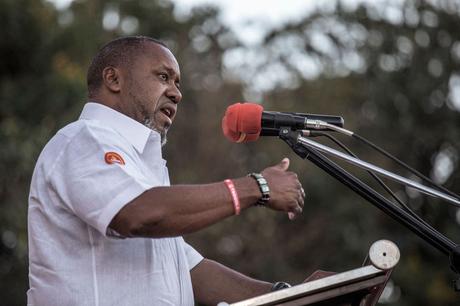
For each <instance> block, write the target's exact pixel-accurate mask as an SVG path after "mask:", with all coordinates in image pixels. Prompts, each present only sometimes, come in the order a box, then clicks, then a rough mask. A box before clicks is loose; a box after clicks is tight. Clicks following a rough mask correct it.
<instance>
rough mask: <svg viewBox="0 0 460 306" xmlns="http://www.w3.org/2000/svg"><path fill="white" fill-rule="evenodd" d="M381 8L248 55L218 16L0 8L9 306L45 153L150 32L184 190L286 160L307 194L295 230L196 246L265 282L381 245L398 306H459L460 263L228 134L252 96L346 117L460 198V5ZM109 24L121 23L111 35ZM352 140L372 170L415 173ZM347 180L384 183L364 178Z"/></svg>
mask: <svg viewBox="0 0 460 306" xmlns="http://www.w3.org/2000/svg"><path fill="white" fill-rule="evenodd" d="M382 3H383V4H384V5H379V6H376V5H371V4H361V5H357V6H354V7H350V6H341V5H335V6H330V7H329V9H318V10H316V11H315V12H314V13H312V14H308V15H307V16H306V17H305V18H304V19H303V20H300V21H298V22H296V23H289V24H286V25H284V26H283V27H281V28H278V29H276V30H273V31H270V32H269V33H268V34H267V35H266V36H265V38H264V40H263V42H262V43H261V44H259V45H254V46H251V47H247V46H245V45H243V44H242V43H241V42H240V41H239V40H238V38H237V36H236V35H235V33H232V31H231V30H230V29H229V28H228V27H226V26H224V25H223V24H222V22H221V21H220V19H219V14H218V9H217V8H213V7H200V8H196V9H194V10H192V11H191V12H190V14H189V15H187V16H182V17H181V18H177V17H175V15H174V14H173V10H174V6H173V4H172V3H170V2H168V1H147V0H145V1H121V0H118V1H117V0H112V1H101V0H100V1H83V0H80V1H74V2H73V3H72V4H71V6H70V7H69V8H66V9H63V10H57V9H56V8H55V7H54V6H53V5H52V4H51V3H49V2H46V1H37V0H0V20H1V27H0V37H1V39H0V143H1V145H0V182H1V183H0V295H1V302H0V303H1V304H2V305H24V304H25V299H26V290H27V287H28V280H27V273H28V271H27V269H28V268H27V196H28V191H29V183H30V178H31V174H32V171H33V167H34V163H35V161H36V159H37V157H38V154H39V153H40V150H41V149H42V147H43V146H44V144H45V143H46V142H47V140H48V139H49V138H50V137H51V136H52V135H53V134H54V133H55V132H56V131H57V130H58V129H59V128H61V127H63V126H64V125H65V124H67V123H69V122H70V121H73V120H75V119H77V118H78V115H79V113H80V111H81V108H82V106H83V104H84V103H85V101H86V92H85V91H86V88H85V74H86V69H87V67H88V64H89V61H90V59H91V58H92V56H93V55H94V54H95V52H96V51H97V50H98V48H99V47H101V46H102V45H103V44H104V43H106V42H107V41H109V40H111V39H113V38H115V37H118V36H121V35H127V34H139V35H148V36H152V37H156V38H159V39H162V40H164V41H165V42H166V43H167V44H168V45H169V46H170V47H171V49H172V50H173V52H174V53H175V55H176V56H177V58H178V61H179V63H180V64H181V69H182V78H183V81H182V82H183V84H182V85H183V95H184V99H183V101H182V102H181V105H180V107H179V109H180V110H179V113H178V116H177V118H176V122H175V124H174V127H173V129H172V130H171V132H170V134H169V143H168V145H167V147H166V149H165V157H166V158H167V159H168V165H169V170H170V174H171V180H172V183H205V182H212V181H219V180H222V179H224V178H227V177H238V176H243V175H245V174H246V173H248V172H252V171H258V170H261V169H262V168H264V167H266V166H269V165H272V164H274V163H277V162H279V161H280V160H281V159H282V158H283V157H284V156H288V157H289V158H290V159H291V161H292V163H291V169H292V170H293V171H295V172H297V173H298V174H299V177H300V179H301V181H302V183H303V185H304V187H305V189H306V190H307V193H308V198H307V202H306V208H305V210H304V213H303V216H302V217H301V218H299V219H297V220H296V221H294V222H290V221H289V220H288V218H287V216H285V215H283V214H279V213H275V212H272V211H269V210H265V209H257V208H254V209H250V210H247V211H245V212H244V213H243V214H242V215H241V216H239V217H232V218H229V219H227V220H225V221H223V222H221V223H219V224H217V225H215V226H212V227H210V228H208V229H206V230H202V231H200V232H198V233H195V234H193V235H189V236H187V237H185V238H186V239H187V241H189V242H190V243H191V244H192V245H194V246H195V247H196V248H197V249H198V250H199V251H200V252H201V253H202V254H203V255H204V256H206V257H209V258H211V259H215V260H218V261H220V262H222V263H224V264H227V265H229V266H231V267H233V268H235V269H237V270H239V271H241V272H243V273H245V274H248V275H251V276H253V277H257V278H262V279H265V280H268V281H277V280H285V281H289V282H292V283H298V282H301V281H302V280H303V279H304V278H305V277H306V276H307V275H308V274H309V273H311V272H313V271H314V270H316V269H318V268H321V269H324V270H333V271H339V272H340V271H345V270H348V269H352V268H355V267H358V266H360V265H361V263H362V261H363V259H364V257H365V256H366V254H367V251H368V249H369V246H370V245H371V244H372V242H374V241H376V240H378V239H381V238H386V239H390V240H392V241H394V242H395V243H396V244H397V245H398V246H399V247H400V250H401V254H402V257H401V261H400V263H399V265H398V266H397V268H396V270H395V271H394V273H393V276H392V281H391V283H390V284H389V289H391V290H389V292H388V294H387V295H386V296H387V298H386V299H385V301H386V303H389V304H391V305H401V306H402V305H456V304H458V302H459V301H460V296H459V294H456V293H454V291H453V290H452V289H451V280H452V279H453V274H452V273H451V271H450V269H449V264H448V260H447V257H446V256H444V255H443V254H441V253H440V252H439V251H437V250H435V249H433V248H432V247H431V246H430V245H429V244H427V243H425V242H424V241H423V240H421V239H420V238H418V237H417V236H415V235H414V234H413V233H412V232H410V231H409V230H407V229H406V228H405V227H403V226H401V225H400V224H398V223H397V222H396V221H394V220H392V219H391V218H389V217H388V216H386V215H385V214H384V213H382V212H381V211H379V210H378V209H376V208H375V207H373V206H372V205H370V204H369V203H367V202H365V201H364V200H362V199H361V198H359V197H358V196H357V195H355V194H354V193H352V192H351V191H349V190H348V189H347V188H345V187H344V186H342V185H341V184H340V183H338V182H336V181H335V180H333V179H332V178H330V177H329V176H328V175H327V174H326V173H324V172H322V171H320V170H319V169H317V168H316V167H315V166H314V165H313V164H311V163H309V162H307V161H303V160H301V159H300V158H298V157H297V156H296V155H295V154H293V153H292V152H291V151H290V149H289V148H288V147H287V146H286V145H285V144H284V143H282V142H281V141H280V140H277V139H276V138H265V139H261V140H260V141H258V142H257V143H249V144H242V145H241V144H240V145H236V144H231V143H230V142H228V141H227V140H226V139H224V137H223V136H222V133H221V131H220V120H221V118H222V115H223V113H224V111H225V108H226V107H227V106H228V105H230V104H232V103H234V102H236V101H243V100H247V99H257V101H258V102H260V101H263V106H264V107H265V109H267V110H279V111H298V112H310V113H324V114H340V115H342V116H343V117H344V118H345V122H346V127H347V128H348V129H350V130H353V131H355V132H357V133H358V134H361V135H363V136H365V137H367V138H369V139H371V140H373V141H374V142H375V143H377V144H378V145H380V146H382V147H383V148H385V149H387V150H388V151H390V152H391V153H392V154H394V155H396V156H397V157H399V158H400V159H402V160H404V161H405V162H407V163H408V164H410V165H411V166H413V167H415V168H416V169H418V170H419V171H421V172H422V173H424V174H425V175H427V176H430V177H431V178H433V179H435V180H436V181H437V182H439V183H442V184H443V185H444V186H446V187H447V188H450V189H451V190H453V191H455V192H460V184H459V183H460V182H459V181H460V173H459V171H458V152H459V149H460V145H459V139H460V137H459V136H460V135H459V134H460V129H459V127H460V120H459V119H460V116H459V111H460V97H459V93H458V92H459V91H460V73H459V64H460V31H459V29H460V18H459V14H460V4H459V1H430V2H424V1H405V2H401V4H400V5H396V4H394V3H395V2H391V1H390V2H388V3H387V4H385V2H382ZM242 9H244V8H242ZM110 14H112V17H113V16H115V17H116V18H118V20H119V22H118V23H115V24H114V26H113V27H110V18H109V17H110ZM104 18H106V22H105V24H106V26H105V27H104V26H103V24H104V22H103V20H104ZM116 18H115V19H113V18H112V21H113V20H117V19H116ZM241 54H242V55H243V56H241ZM238 55H239V58H240V59H239V60H238V61H233V62H232V60H231V58H235V57H237V58H238ZM315 67H316V68H315ZM313 68H314V69H313ZM315 69H316V70H315ZM313 71H316V73H313ZM261 84H262V85H261ZM267 84H268V85H267ZM340 139H341V140H342V141H343V142H344V143H346V144H347V145H349V146H350V147H351V148H352V149H353V150H354V151H355V152H356V153H357V154H359V156H360V157H361V158H363V159H365V160H367V161H370V162H373V163H376V164H378V165H379V166H382V167H384V168H386V169H389V170H391V171H396V172H398V173H399V174H401V175H404V176H409V173H407V172H406V171H403V170H401V169H400V168H399V167H397V166H396V165H394V164H393V163H391V162H389V161H388V160H386V159H384V158H382V157H380V155H378V154H376V153H375V152H374V151H372V150H370V149H369V148H367V147H364V146H362V145H360V144H358V143H356V142H355V141H352V140H351V139H347V138H346V137H344V136H343V137H340ZM318 140H319V141H323V140H321V139H318ZM324 143H326V144H330V142H327V141H324ZM341 164H342V163H341ZM345 167H346V168H347V169H351V170H353V173H355V174H356V175H357V176H359V177H360V178H362V179H363V180H365V181H366V182H369V183H370V184H372V185H373V186H375V184H374V183H373V181H372V180H370V179H369V178H368V175H366V173H365V172H363V171H361V170H356V169H354V168H352V167H349V166H346V165H345ZM389 184H390V186H392V187H393V188H394V190H395V191H397V193H398V195H399V196H400V197H401V198H403V199H404V201H406V202H407V203H408V205H409V206H410V207H411V208H412V209H413V210H414V211H415V212H416V213H418V214H419V215H420V216H422V217H423V218H424V219H426V220H427V221H428V222H429V223H430V224H431V225H433V226H434V227H436V228H437V229H438V230H440V231H441V232H443V233H445V234H446V235H447V236H448V237H449V238H451V239H452V240H454V241H459V240H460V235H459V232H460V229H459V222H460V213H459V212H458V211H457V209H456V208H455V207H453V206H451V205H448V204H447V203H446V202H443V201H440V200H437V199H433V198H430V197H426V196H422V195H421V194H420V193H417V192H414V191H413V190H412V191H409V192H408V190H406V189H405V188H404V187H402V186H400V185H396V184H393V183H391V182H390V183H389ZM378 190H380V189H378Z"/></svg>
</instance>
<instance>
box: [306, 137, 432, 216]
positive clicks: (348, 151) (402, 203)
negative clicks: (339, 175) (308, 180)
mask: <svg viewBox="0 0 460 306" xmlns="http://www.w3.org/2000/svg"><path fill="white" fill-rule="evenodd" d="M309 134H310V135H309V136H312V137H314V136H324V137H327V138H328V139H329V140H331V141H332V142H334V143H335V144H336V145H338V146H339V147H341V148H342V149H343V150H344V151H346V152H347V153H348V154H349V155H351V156H353V157H355V158H358V156H357V155H356V154H354V153H353V152H352V151H351V150H350V149H348V147H347V146H345V145H344V144H343V143H342V142H340V141H339V140H338V139H337V138H335V137H333V136H331V135H330V134H328V133H325V132H321V131H310V133H309ZM366 171H367V173H369V174H370V175H371V176H372V177H373V178H374V179H375V180H376V181H377V182H378V183H379V184H380V186H382V187H383V189H385V190H386V191H387V192H388V193H389V194H390V195H391V196H392V198H393V199H395V200H396V202H398V203H399V205H400V206H401V208H402V209H404V210H405V211H406V212H407V213H409V214H410V215H411V216H413V217H414V218H416V219H417V220H419V221H420V222H422V223H424V224H427V223H426V221H425V220H423V219H422V218H421V217H419V216H418V215H417V214H416V213H415V212H414V211H412V209H411V208H410V207H409V206H407V205H406V204H405V203H404V202H403V201H402V200H401V199H399V198H398V197H397V196H396V194H395V193H394V192H393V191H392V190H391V189H390V187H388V186H387V185H386V184H385V183H384V182H383V181H382V180H381V179H380V178H379V177H378V176H377V175H376V174H375V173H374V172H372V171H369V170H366Z"/></svg>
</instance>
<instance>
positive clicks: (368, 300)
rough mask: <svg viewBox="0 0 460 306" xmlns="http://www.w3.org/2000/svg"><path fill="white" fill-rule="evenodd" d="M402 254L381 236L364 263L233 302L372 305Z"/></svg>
mask: <svg viewBox="0 0 460 306" xmlns="http://www.w3.org/2000/svg"><path fill="white" fill-rule="evenodd" d="M399 256H400V255H399V249H398V247H397V246H396V245H395V244H394V243H393V242H391V241H388V240H379V241H377V242H375V243H374V244H373V245H372V246H371V248H370V250H369V254H368V257H367V258H366V260H365V265H364V266H363V267H360V268H357V269H353V270H350V271H346V272H342V273H338V274H335V275H331V276H328V277H324V278H321V279H317V280H314V281H311V282H307V283H303V284H299V285H296V286H293V287H291V288H287V289H283V290H279V291H275V292H271V293H268V294H264V295H261V296H258V297H254V298H251V299H248V300H244V301H240V302H237V303H234V304H231V305H232V306H259V305H286V306H297V305H316V306H326V305H327V306H329V305H331V306H332V305H335V306H339V305H344V306H345V305H353V306H354V305H356V306H358V305H359V306H372V305H375V304H376V303H377V301H378V298H379V297H380V295H381V293H382V291H383V289H384V288H385V285H386V283H387V281H388V279H389V277H390V274H391V271H392V269H393V267H394V266H395V265H396V264H397V263H398V261H399ZM224 305H229V304H227V303H219V305H218V306H224Z"/></svg>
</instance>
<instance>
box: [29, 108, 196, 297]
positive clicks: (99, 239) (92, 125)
mask: <svg viewBox="0 0 460 306" xmlns="http://www.w3.org/2000/svg"><path fill="white" fill-rule="evenodd" d="M107 153H108V154H107ZM114 153H115V154H114ZM165 164H166V162H165V160H164V159H163V158H162V155H161V144H160V135H159V134H158V133H156V132H153V131H151V130H150V129H148V128H147V127H145V126H143V125H142V124H140V123H138V122H136V121H134V120H132V119H131V118H129V117H127V116H125V115H123V114H121V113H119V112H117V111H115V110H113V109H111V108H108V107H106V106H103V105H101V104H97V103H87V104H86V105H85V107H84V109H83V112H82V114H81V116H80V119H79V120H78V121H76V122H73V123H71V124H69V125H67V126H66V127H64V128H63V129H61V130H60V131H59V132H58V133H57V134H56V135H55V136H54V137H53V138H52V139H51V140H50V142H49V143H48V144H47V145H46V146H45V148H44V149H43V151H42V153H41V154H40V157H39V158H38V161H37V164H36V166H35V170H34V174H33V177H32V183H31V188H30V196H29V214H28V230H29V286H30V289H29V290H28V292H27V299H28V305H35V306H50V305H56V306H58V305H59V306H63V305H66V306H71V305H79V306H80V305H81V306H83V305H91V306H103V305H174V306H176V305H193V304H194V298H193V290H192V285H191V279H190V269H191V268H193V267H194V266H195V265H197V264H198V263H199V262H200V261H201V260H202V259H203V257H202V256H201V255H200V254H199V253H198V252H196V251H195V250H194V249H193V248H192V247H191V246H189V245H188V244H187V243H185V242H184V240H183V239H182V237H175V238H162V239H145V238H129V239H120V237H117V235H116V233H115V232H114V231H112V230H110V229H109V228H108V225H109V224H110V222H111V220H112V219H113V217H114V216H115V215H116V214H117V212H118V211H119V210H120V209H121V208H122V207H123V206H124V205H126V204H128V203H129V202H130V201H131V200H133V199H134V198H136V197H138V196H139V195H140V194H142V193H143V192H144V191H146V190H148V189H150V188H152V187H155V186H169V176H168V170H167V168H166V166H165ZM152 209H155V203H152Z"/></svg>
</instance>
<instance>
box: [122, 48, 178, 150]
mask: <svg viewBox="0 0 460 306" xmlns="http://www.w3.org/2000/svg"><path fill="white" fill-rule="evenodd" d="M128 69H129V71H125V75H126V83H125V84H126V85H125V86H124V89H123V90H122V103H123V108H124V109H125V113H126V114H127V115H128V116H130V117H131V118H133V119H135V120H137V121H139V122H141V123H142V124H144V125H145V126H147V127H148V128H150V129H152V130H155V131H157V132H159V133H160V135H161V140H162V144H163V145H164V144H165V143H166V133H167V131H168V129H169V127H170V126H171V124H172V122H173V120H174V118H175V116H176V112H177V104H178V103H179V102H180V100H181V99H182V94H181V92H180V90H179V82H180V70H179V64H178V63H177V61H176V59H175V58H174V55H173V54H172V53H171V51H169V50H168V49H166V48H164V47H163V46H160V45H158V44H153V43H146V46H145V52H144V53H143V55H141V56H139V57H138V58H136V59H134V60H133V64H132V66H131V68H129V67H128ZM125 70H127V69H125Z"/></svg>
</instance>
